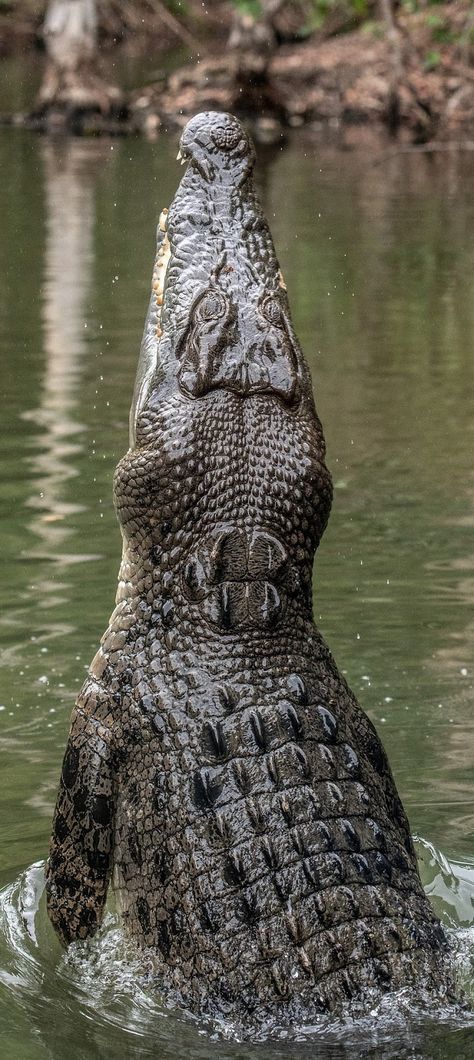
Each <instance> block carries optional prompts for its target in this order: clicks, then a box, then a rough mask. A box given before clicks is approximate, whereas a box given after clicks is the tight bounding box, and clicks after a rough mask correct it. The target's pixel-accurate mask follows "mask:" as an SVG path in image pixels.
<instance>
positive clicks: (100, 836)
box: [46, 678, 115, 945]
mask: <svg viewBox="0 0 474 1060" xmlns="http://www.w3.org/2000/svg"><path fill="white" fill-rule="evenodd" d="M109 707H110V704H109V695H108V693H107V692H105V690H104V689H102V688H101V687H100V686H99V685H98V684H97V683H96V682H95V681H93V680H92V679H91V678H88V680H87V681H86V684H85V686H84V688H83V690H82V692H81V693H80V696H79V698H78V701H77V703H76V706H75V708H74V711H73V715H72V721H71V730H70V734H69V740H68V744H67V748H66V753H65V756H64V761H63V767H62V772H61V780H60V785H59V792H58V798H57V802H56V810H55V814H54V821H53V832H52V837H51V845H50V852H49V859H48V864H47V869H46V895H47V906H48V913H49V916H50V919H51V921H52V923H53V925H54V927H55V929H56V931H57V933H58V935H59V937H60V939H61V941H62V942H63V943H64V944H65V945H67V944H68V943H69V942H73V941H74V940H75V939H84V938H87V937H88V936H90V935H93V934H94V933H95V931H96V930H97V928H98V927H99V925H100V923H101V920H102V916H103V912H104V906H105V899H106V896H107V887H108V885H109V880H110V874H111V870H112V851H113V824H114V815H115V790H114V788H115V784H114V752H113V729H112V721H113V718H112V712H111V710H110V709H109Z"/></svg>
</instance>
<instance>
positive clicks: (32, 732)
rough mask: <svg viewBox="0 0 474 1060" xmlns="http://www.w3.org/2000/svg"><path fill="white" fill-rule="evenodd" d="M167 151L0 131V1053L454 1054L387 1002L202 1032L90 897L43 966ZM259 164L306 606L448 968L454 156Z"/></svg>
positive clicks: (463, 909) (460, 430) (459, 675)
mask: <svg viewBox="0 0 474 1060" xmlns="http://www.w3.org/2000/svg"><path fill="white" fill-rule="evenodd" d="M175 155H176V142H175V139H174V138H171V139H165V138H163V139H161V140H160V141H159V143H157V144H155V145H150V144H146V143H143V142H141V141H136V140H124V141H114V142H112V143H110V142H105V141H104V142H102V141H101V142H75V143H64V144H56V145H55V144H52V143H49V142H47V141H46V140H44V139H39V138H34V137H31V136H29V135H27V134H24V133H20V132H19V131H4V132H3V133H2V134H1V138H0V171H1V173H2V180H1V182H0V227H1V231H2V239H1V242H0V258H1V270H0V271H1V279H0V351H1V353H0V357H1V361H0V364H1V379H0V387H1V392H2V405H1V408H2V413H1V414H2V423H3V430H2V434H1V443H0V444H1V450H0V460H1V476H0V500H1V522H0V533H1V560H2V568H3V569H2V607H1V611H0V647H1V685H0V689H1V690H0V769H1V786H0V887H4V888H6V890H4V892H3V898H2V903H1V905H0V1031H1V1035H0V1036H1V1041H2V1045H1V1052H2V1056H3V1057H6V1058H7V1060H26V1058H28V1060H30V1058H31V1060H40V1058H41V1060H42V1058H43V1057H51V1058H54V1060H60V1058H61V1060H62V1058H63V1057H64V1056H66V1055H68V1054H69V1055H71V1056H73V1057H74V1058H81V1060H82V1058H84V1060H92V1058H96V1057H107V1058H109V1057H110V1058H114V1060H115V1058H118V1057H121V1058H122V1057H128V1056H130V1057H132V1056H133V1057H141V1056H144V1057H145V1056H156V1057H158V1056H159V1057H163V1058H172V1057H173V1058H174V1057H196V1058H204V1057H212V1058H214V1057H215V1058H216V1060H217V1058H219V1060H221V1058H222V1057H229V1058H232V1060H237V1058H239V1060H241V1058H244V1057H245V1058H252V1057H257V1056H258V1057H260V1056H262V1057H268V1058H269V1060H270V1058H271V1060H276V1058H277V1057H278V1058H279V1057H285V1058H289V1057H302V1058H303V1057H304V1058H306V1057H307V1058H309V1057H315V1056H317V1057H324V1058H329V1057H331V1058H334V1060H336V1058H342V1057H344V1058H345V1057H346V1056H347V1057H352V1056H367V1057H369V1056H370V1057H374V1058H375V1057H377V1058H379V1057H384V1058H385V1057H387V1058H388V1057H413V1058H415V1057H417V1058H418V1057H420V1058H423V1060H428V1058H434V1057H439V1058H440V1060H441V1058H445V1057H448V1058H451V1057H452V1058H459V1057H460V1058H462V1057H466V1058H467V1057H472V1055H473V1054H474V1024H473V1022H472V1018H470V1017H468V1016H467V1015H466V1016H465V1017H463V1018H461V1017H460V1018H458V1019H457V1020H454V1018H453V1019H442V1018H441V1014H439V1013H433V1019H432V1021H430V1022H428V1021H427V1020H426V1019H424V1020H421V1019H420V1018H418V1017H417V1018H415V1017H414V1018H413V1019H410V1018H409V1012H408V1011H407V1010H405V1009H404V1008H403V1006H401V1007H400V1010H399V1016H398V1023H397V1025H396V1026H395V1027H394V1026H393V1024H390V1025H389V1024H388V1023H387V1021H386V1016H385V1015H384V1013H383V1012H380V1013H379V1014H378V1016H377V1018H376V1019H375V1021H372V1024H371V1026H370V1027H366V1028H364V1027H359V1028H348V1027H347V1026H346V1027H344V1028H341V1027H333V1028H330V1027H329V1028H328V1027H326V1028H319V1031H318V1038H317V1044H314V1043H312V1044H306V1045H305V1044H300V1045H296V1044H295V1043H293V1044H287V1045H285V1044H284V1043H280V1044H278V1045H274V1046H270V1045H267V1046H245V1047H244V1046H240V1045H237V1044H234V1043H230V1042H227V1043H226V1042H223V1041H222V1040H221V1041H218V1042H215V1043H214V1042H212V1041H211V1040H210V1038H209V1036H208V1034H207V1033H205V1031H204V1029H203V1028H200V1027H196V1026H193V1025H192V1024H191V1023H186V1022H184V1021H183V1020H181V1019H180V1018H178V1017H177V1016H176V1015H173V1014H172V1013H170V1012H168V1011H167V1010H164V1009H163V1008H162V1007H160V1004H159V1002H157V1001H156V1000H155V999H154V998H153V995H152V994H151V993H150V992H147V991H146V988H145V987H144V986H143V984H141V983H139V982H138V980H137V976H136V972H135V969H134V967H133V963H132V964H130V961H129V960H127V955H126V953H124V951H123V943H122V940H121V937H120V933H119V932H118V930H117V927H116V923H115V920H114V919H113V914H112V913H111V914H110V920H109V921H108V925H107V927H106V930H105V932H104V934H103V936H102V937H101V939H99V940H98V942H96V943H94V944H93V946H92V947H91V949H90V950H89V951H87V950H86V951H84V950H81V949H80V947H79V948H74V947H73V951H72V952H71V953H70V954H69V955H68V956H67V957H64V956H62V955H61V951H60V949H59V946H58V945H57V943H56V941H55V939H54V937H53V935H52V932H51V930H50V929H49V926H48V923H47V920H46V917H45V914H44V909H43V907H42V905H40V908H39V911H38V901H39V894H40V892H41V879H42V875H41V866H39V867H34V866H33V868H29V866H31V865H33V863H35V862H38V861H40V860H41V859H43V858H44V857H45V854H46V849H47V841H48V834H49V826H50V815H51V810H52V804H53V800H54V796H55V789H56V784H57V780H58V773H59V768H60V761H61V757H62V753H63V748H64V743H65V737H66V731H67V728H68V720H69V714H70V709H71V706H72V702H73V699H74V695H75V693H76V692H77V690H78V688H79V686H80V684H81V683H82V679H83V675H84V672H85V670H86V668H87V665H88V663H89V661H90V658H91V656H92V654H93V653H94V652H95V650H96V646H97V643H98V640H99V637H100V635H101V633H102V632H103V629H104V627H105V625H106V621H107V618H108V615H109V612H110V610H111V608H112V605H113V599H114V593H115V582H116V574H117V566H118V560H119V554H120V538H119V532H118V528H117V525H116V522H115V516H114V513H113V508H112V503H111V476H112V470H113V467H114V465H115V463H116V461H117V459H118V458H119V456H120V455H121V454H122V453H123V451H124V450H125V448H126V446H127V415H128V406H129V403H130V398H131V393H132V385H133V377H134V372H135V365H136V359H137V353H138V347H139V343H140V337H141V330H142V326H143V320H144V314H145V309H146V305H147V300H148V286H149V280H150V269H151V261H152V257H153V251H154V227H155V224H156V218H157V214H158V212H159V210H160V208H161V206H163V205H165V204H167V203H168V202H169V200H170V198H171V196H172V194H173V192H174V189H175V186H176V182H177V180H178V178H179V175H180V173H179V172H178V170H179V167H178V166H177V165H176V164H175V162H174V158H175ZM260 183H261V190H262V197H263V199H264V203H265V207H266V211H267V213H268V215H269V217H270V220H271V224H272V229H273V233H274V237H275V241H276V244H277V248H278V251H279V254H280V258H281V261H282V264H283V267H284V272H285V274H286V279H287V282H288V287H289V290H290V297H291V301H292V306H293V312H294V318H295V322H296V325H297V330H298V332H299V334H300V337H301V339H302V341H303V345H304V347H305V350H306V353H307V356H308V359H309V360H310V363H311V367H312V369H313V370H314V380H315V388H316V397H317V404H318V409H319V412H320V415H321V416H322V418H323V422H324V425H325V429H326V436H327V441H328V459H329V464H330V466H331V469H332V471H333V475H334V480H335V484H336V491H335V503H334V510H333V515H332V518H331V521H330V524H329V528H328V530H327V532H326V536H325V539H324V541H323V544H322V546H321V550H320V555H319V558H318V561H317V564H316V569H315V601H316V603H315V610H316V616H317V617H318V618H319V616H321V619H320V624H321V627H322V629H323V631H324V633H325V635H326V637H327V639H328V640H329V643H330V645H331V647H332V649H333V651H334V653H335V655H336V658H337V660H338V662H339V664H340V666H341V667H342V668H344V669H345V670H346V671H347V675H348V678H349V681H350V683H351V684H352V686H353V687H354V689H355V691H356V692H357V693H358V694H359V696H360V699H361V701H362V704H363V705H364V706H365V707H366V709H367V710H368V711H369V713H370V715H371V717H372V718H373V720H374V721H375V723H376V724H377V726H378V728H379V729H380V731H381V733H382V736H383V738H384V741H385V744H386V747H387V750H388V752H389V756H390V759H391V762H392V764H393V768H394V772H395V776H396V779H397V782H398V785H399V787H400V790H401V793H402V796H403V798H404V801H405V804H406V807H407V810H408V812H409V816H410V820H411V824H412V828H413V831H414V832H415V833H418V834H420V835H422V836H423V837H424V840H425V841H428V842H429V843H431V844H433V845H434V848H435V850H434V851H430V848H429V847H427V846H426V842H425V843H424V844H419V850H420V855H421V856H422V858H423V872H424V876H425V880H426V885H427V887H428V889H429V890H430V892H431V893H432V894H433V896H434V900H435V901H436V903H437V907H438V909H439V910H440V912H441V913H442V915H443V917H444V919H445V921H446V922H447V923H449V924H451V926H452V927H454V928H456V929H458V937H459V939H460V944H461V947H462V948H463V949H464V954H465V956H464V966H465V977H466V979H467V981H469V979H470V978H471V982H472V973H469V962H471V963H472V959H473V953H474V937H473V931H474V929H473V923H474V840H473V825H474V786H473V758H474V724H473V700H474V691H473V685H474V658H473V647H474V617H473V604H474V543H473V528H474V459H473V457H474V355H473V354H474V349H473V335H474V240H473V231H474V191H473V189H474V159H473V158H472V156H469V155H464V156H459V157H456V156H447V155H436V156H434V157H428V156H424V155H423V156H420V155H418V156H413V155H407V154H399V155H397V156H394V157H390V158H385V159H384V160H383V161H382V162H379V164H375V163H374V158H373V157H372V156H371V154H370V153H368V152H365V151H356V152H337V151H336V150H332V149H329V148H326V149H322V148H317V147H315V146H314V145H312V144H311V142H310V141H308V140H305V138H304V137H303V136H300V137H298V138H295V139H294V141H293V142H292V144H291V145H290V146H289V148H288V149H287V150H285V151H283V152H281V151H279V150H276V151H275V152H273V153H266V154H265V156H264V157H263V158H262V159H261V165H260ZM436 850H442V851H443V854H444V856H445V857H446V858H448V859H449V861H450V863H451V864H448V862H446V861H443V858H442V857H440V856H438V855H436V853H435V851H436ZM25 870H26V874H25ZM20 874H22V875H20ZM459 929H461V930H460V932H459ZM391 1016H392V1017H393V1012H392V1013H391Z"/></svg>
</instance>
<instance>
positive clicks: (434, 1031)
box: [0, 838, 474, 1060]
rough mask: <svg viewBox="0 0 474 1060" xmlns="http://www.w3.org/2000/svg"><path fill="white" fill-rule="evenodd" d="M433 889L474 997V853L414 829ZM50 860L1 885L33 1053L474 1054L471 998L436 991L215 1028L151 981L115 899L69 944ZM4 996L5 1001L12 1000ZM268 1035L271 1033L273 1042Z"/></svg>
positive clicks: (21, 1018) (329, 1058)
mask: <svg viewBox="0 0 474 1060" xmlns="http://www.w3.org/2000/svg"><path fill="white" fill-rule="evenodd" d="M415 842H416V846H417V852H418V855H419V859H420V869H421V873H422V877H423V880H424V883H425V887H426V890H427V893H428V894H429V895H430V897H431V900H432V901H433V904H434V905H435V907H436V910H437V913H438V915H439V916H440V917H441V919H442V920H443V923H444V924H445V925H446V926H447V928H448V930H449V932H450V935H451V937H452V939H453V940H454V944H455V962H456V971H457V975H458V979H459V981H460V983H461V984H462V985H463V987H464V989H465V992H466V996H467V997H468V998H470V999H471V1001H474V863H471V862H467V861H463V862H461V863H459V864H458V863H454V862H452V861H448V859H447V858H446V857H445V856H444V855H443V854H442V853H440V852H439V851H437V850H436V849H435V848H434V847H433V846H432V844H431V843H429V842H428V841H426V840H424V839H420V838H418V839H416V841H415ZM43 890H44V864H43V862H37V863H35V864H34V865H31V866H30V868H29V869H27V870H26V871H25V872H23V873H22V874H21V875H20V876H19V877H18V878H17V879H16V880H15V881H14V883H12V884H10V885H9V886H8V887H6V888H4V890H3V891H1V892H0V987H3V990H4V992H6V995H7V1006H5V1011H6V1010H7V1009H8V1012H9V1022H10V1025H11V1034H12V1037H13V1038H15V1034H16V1033H18V1029H19V1028H20V1027H21V1028H23V1034H24V1026H25V1020H27V1022H28V1024H29V1026H30V1028H31V1037H32V1040H33V1041H34V1043H35V1045H34V1049H33V1051H32V1052H28V1056H31V1057H34V1058H35V1060H36V1058H38V1060H39V1058H42V1057H43V1056H44V1057H46V1056H47V1057H50V1058H54V1060H56V1058H58V1060H59V1058H61V1060H62V1058H63V1057H64V1056H65V1055H67V1053H68V1051H69V1052H70V1051H71V1044H72V1043H77V1048H76V1046H74V1060H76V1058H77V1060H95V1058H96V1057H102V1056H107V1058H110V1060H112V1058H115V1057H117V1058H118V1057H120V1058H121V1060H122V1058H124V1057H125V1058H127V1057H129V1056H130V1058H131V1057H132V1056H133V1057H137V1056H139V1057H148V1056H150V1057H151V1056H154V1057H155V1058H156V1057H158V1056H159V1057H160V1060H168V1058H169V1060H171V1058H173V1060H175V1058H176V1056H178V1055H179V1056H186V1057H187V1058H189V1060H208V1058H209V1056H210V1055H213V1054H214V1052H215V1056H216V1060H217V1058H219V1060H255V1058H256V1057H262V1058H268V1060H280V1058H281V1060H283V1058H285V1060H291V1058H292V1057H295V1056H296V1053H295V1051H294V1050H295V1048H296V1043H298V1045H297V1056H298V1058H299V1060H304V1058H306V1057H307V1058H308V1060H309V1058H310V1057H311V1058H314V1055H315V1054H314V1049H315V1042H317V1055H318V1058H320V1060H345V1058H346V1057H348V1058H349V1057H353V1056H354V1055H363V1056H364V1057H367V1058H374V1060H375V1058H377V1060H379V1058H380V1060H382V1058H383V1060H403V1058H405V1057H406V1058H407V1060H408V1058H414V1057H416V1058H417V1060H422V1058H425V1057H426V1058H429V1060H432V1058H433V1057H436V1058H438V1057H439V1060H441V1058H442V1060H446V1058H448V1057H453V1058H454V1057H456V1060H459V1058H462V1057H464V1056H465V1057H466V1058H467V1057H469V1056H472V1042H473V1040H474V1013H473V1012H472V1010H470V1009H469V1007H468V1005H466V1006H465V1007H462V1006H460V1007H458V1008H456V1009H454V1008H453V1007H452V1006H446V1008H445V1010H440V1009H439V1007H437V1009H436V1011H433V1010H432V1005H431V1003H430V999H429V997H426V998H425V999H423V998H422V997H417V999H416V1001H415V1000H414V999H413V996H412V994H411V992H410V991H407V990H405V991H398V992H397V993H396V994H390V995H386V996H385V997H384V998H383V999H381V1000H379V1001H378V1002H377V1003H376V1004H375V1005H374V1007H373V1009H372V1010H371V1011H370V1013H369V1014H368V1015H367V1014H365V1015H361V1016H360V1017H358V1018H354V1016H352V1017H347V1018H345V1019H334V1018H332V1017H328V1016H324V1017H321V1019H320V1020H319V1021H318V1023H317V1024H316V1025H311V1026H300V1027H294V1028H291V1029H290V1030H289V1029H288V1028H286V1029H285V1030H283V1029H282V1030H281V1031H280V1032H275V1029H274V1028H273V1029H272V1030H270V1028H269V1029H268V1030H267V1031H265V1030H263V1031H262V1032H261V1034H259V1036H258V1038H254V1039H253V1040H252V1041H245V1042H243V1041H242V1039H243V1037H245V1029H244V1028H239V1027H236V1026H235V1025H232V1024H228V1023H225V1022H222V1023H221V1024H219V1025H216V1024H213V1025H212V1026H211V1025H209V1024H206V1023H204V1022H202V1021H198V1020H196V1019H194V1018H192V1017H191V1016H189V1015H187V1014H186V1013H183V1012H182V1011H181V1010H178V1009H176V1008H174V1007H172V1006H170V1005H169V1004H168V1003H167V1002H165V1001H164V1000H163V998H161V997H160V996H159V994H158V993H157V991H156V986H155V987H152V986H151V985H150V981H149V979H147V976H146V974H144V971H143V962H142V961H139V960H138V958H137V956H136V953H135V951H134V950H133V948H132V946H131V945H130V944H129V943H128V942H127V940H126V939H125V938H124V936H123V934H122V931H121V929H120V925H119V921H118V917H117V914H116V912H115V910H114V909H113V907H111V906H110V907H109V908H108V911H107V913H106V917H105V920H104V923H103V925H102V928H101V929H100V931H99V932H98V934H97V935H96V937H95V938H94V939H93V940H91V941H89V942H87V943H79V942H77V943H73V944H72V945H71V946H70V947H69V949H68V950H67V951H66V952H64V951H63V950H62V949H61V947H60V946H59V943H58V942H57V940H56V937H55V935H54V933H53V931H52V928H51V926H50V924H49V921H48V918H47V914H46V908H45V902H44V896H43ZM3 1008H4V1006H3V1005H2V1009H3ZM268 1038H271V1039H272V1040H271V1041H269V1040H268Z"/></svg>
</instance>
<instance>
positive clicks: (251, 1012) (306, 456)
mask: <svg viewBox="0 0 474 1060" xmlns="http://www.w3.org/2000/svg"><path fill="white" fill-rule="evenodd" d="M181 152H182V154H183V156H184V158H185V159H186V160H187V161H188V167H187V170H186V173H185V175H184V179H183V180H182V182H181V184H180V187H179V189H178V192H177V194H176V197H175V199H174V202H173V204H172V206H171V208H170V211H169V213H168V215H167V216H166V214H165V213H164V214H163V215H162V218H161V219H160V225H159V228H158V250H157V259H156V264H155V271H154V281H153V290H152V297H151V302H150V309H149V314H148V318H147V323H146V327H145V334H144V340H143V346H142V352H141V358H140V364H139V370H138V377H137V386H136V393H135V398H134V405H133V408H132V415H131V447H130V449H129V451H128V453H127V454H126V455H125V456H124V458H123V459H122V460H121V461H120V463H119V465H118V467H117V471H116V477H115V504H116V508H117V513H118V518H119V521H120V525H121V528H122V533H123V543H124V544H123V560H122V566H121V570H120V576H119V587H118V593H117V604H116V608H115V610H114V612H113V614H112V617H111V619H110V624H109V627H108V629H107V631H106V633H105V634H104V637H103V638H102V642H101V647H100V649H99V651H98V653H97V655H96V656H95V658H94V660H93V662H92V664H91V667H90V671H89V675H88V677H87V679H86V682H85V684H84V687H83V689H82V691H81V693H80V695H79V697H78V701H77V704H76V707H75V709H74V713H73V718H72V723H71V731H70V736H69V743H68V746H67V750H66V755H65V759H64V764H63V770H62V776H61V783H60V789H59V795H58V801H57V806H56V813H55V818H54V826H53V836H52V841H51V849H50V857H49V863H48V869H47V896H48V910H49V916H50V918H51V920H52V922H53V924H54V927H55V928H56V931H57V932H58V934H59V935H60V937H61V939H62V940H63V941H64V942H65V943H68V942H70V941H71V940H74V939H81V938H86V937H87V936H89V935H92V934H93V933H94V932H95V930H96V929H97V927H98V925H99V924H100V921H101V918H102V914H103V910H104V903H105V898H106V894H107V888H108V885H109V881H110V880H111V878H112V876H113V886H114V889H115V892H116V895H117V899H118V903H119V907H120V909H121V915H122V919H123V924H124V928H125V929H126V931H127V932H128V933H129V935H130V936H131V937H132V938H133V939H134V940H136V942H137V943H139V944H140V946H142V947H144V948H149V949H150V950H151V951H152V952H153V955H154V967H155V969H156V972H157V983H158V984H159V988H160V989H161V990H163V991H164V993H165V994H167V995H168V996H173V997H174V998H178V999H179V1000H180V1001H181V1002H182V1003H183V1004H184V1005H185V1006H187V1007H188V1008H189V1009H191V1010H192V1011H193V1012H196V1013H201V1012H206V1013H210V1014H218V1013H224V1014H226V1015H227V1016H231V1017H234V1018H239V1019H242V1020H244V1021H253V1023H258V1022H259V1021H263V1020H266V1021H268V1020H269V1021H270V1023H275V1024H276V1023H279V1024H282V1023H283V1024H285V1023H290V1022H292V1021H294V1020H295V1019H301V1018H306V1019H308V1018H312V1017H314V1015H315V1014H317V1013H318V1012H321V1011H326V1010H331V1011H338V1010H339V1009H340V1008H341V1006H343V1005H344V1004H345V1003H346V1002H347V1001H348V1000H350V999H356V1000H358V1001H360V1000H361V999H363V998H364V997H366V998H367V997H368V996H373V991H376V992H377V991H378V992H380V991H386V990H389V989H394V988H397V987H400V986H405V985H410V984H414V983H416V982H421V981H422V982H423V983H424V984H425V985H427V986H428V988H429V989H432V990H436V989H437V988H438V987H439V986H440V985H442V984H444V983H446V982H447V973H446V971H445V968H444V961H445V957H444V953H445V949H446V940H445V936H444V932H443V930H442V928H441V926H440V925H439V922H438V920H437V919H436V917H435V915H434V913H433V911H432V909H431V908H430V905H429V903H428V901H427V899H426V897H425V895H424V892H423V888H422V886H421V883H420V879H419V876H418V872H417V867H416V861H415V854H414V850H413V846H412V842H411V839H410V832H409V826H408V822H407V818H406V816H405V813H404V810H403V808H402V805H401V803H400V799H399V797H398V794H397V791H396V788H395V785H394V781H393V778H392V775H391V772H390V767H389V765H388V762H387V759H386V756H385V753H384V750H383V748H382V746H381V743H380V740H379V738H378V736H377V734H376V732H375V729H374V727H373V726H372V724H371V722H370V721H369V719H368V718H367V716H366V715H365V714H364V713H363V711H362V710H361V709H360V707H359V706H358V704H357V702H356V700H355V698H354V696H353V694H352V692H351V691H350V690H349V688H348V686H347V684H346V682H345V680H344V678H343V677H342V676H341V675H340V674H339V672H338V670H337V667H336V665H335V663H334V661H333V659H332V657H331V655H330V653H329V651H328V649H327V647H326V645H325V643H324V641H323V639H322V637H321V636H320V634H319V632H318V630H317V629H316V628H315V626H314V624H313V619H312V606H311V574H312V564H313V557H314V553H315V550H316V548H317V546H318V544H319V541H320V538H321V535H322V533H323V531H324V529H325V526H326V523H327V520H328V516H329V511H330V506H331V479H330V475H329V473H328V471H327V469H326V466H325V462H324V457H325V446H324V439H323V434H322V429H321V425H320V422H319V420H318V417H317V415H316V411H315V407H314V401H313V396H312V390H311V384H310V377H309V372H308V369H307V366H306V364H305V362H304V359H303V356H302V353H301V350H300V347H299V345H298V341H297V339H296V337H295V334H294V331H293V328H292V324H291V320H290V316H289V307H288V301H287V296H286V289H285V285H284V282H283V279H282V276H281V273H280V271H279V268H278V263H277V260H276V257H275V251H274V248H273V244H272V239H271V236H270V232H269V230H268V227H267V224H266V221H265V219H264V218H263V216H262V213H261V210H260V207H259V204H258V201H257V199H256V195H255V191H254V187H253V183H252V167H253V160H254V155H253V148H252V145H251V143H250V142H249V140H248V137H247V134H246V133H245V132H244V130H243V129H242V127H241V126H240V124H239V123H238V122H237V121H236V120H235V119H234V118H232V117H230V116H229V115H223V114H213V113H211V114H201V115H198V116H197V117H196V118H194V119H193V120H192V121H191V122H190V123H189V124H188V126H187V128H186V129H185V131H184V133H183V137H182V141H181Z"/></svg>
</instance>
